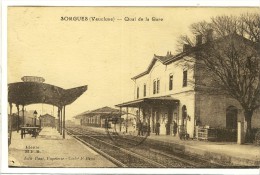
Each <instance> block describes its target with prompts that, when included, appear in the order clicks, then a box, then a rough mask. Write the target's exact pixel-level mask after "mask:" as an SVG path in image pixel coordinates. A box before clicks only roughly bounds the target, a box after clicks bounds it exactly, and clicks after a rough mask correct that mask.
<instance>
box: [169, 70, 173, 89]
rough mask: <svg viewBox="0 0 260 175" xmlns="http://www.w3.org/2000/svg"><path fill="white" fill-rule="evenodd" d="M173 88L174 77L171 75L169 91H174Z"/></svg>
mask: <svg viewBox="0 0 260 175" xmlns="http://www.w3.org/2000/svg"><path fill="white" fill-rule="evenodd" d="M172 87H173V75H172V74H171V75H170V76H169V90H172Z"/></svg>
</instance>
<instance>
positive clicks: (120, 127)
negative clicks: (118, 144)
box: [119, 107, 122, 132]
mask: <svg viewBox="0 0 260 175" xmlns="http://www.w3.org/2000/svg"><path fill="white" fill-rule="evenodd" d="M121 117H122V107H120V124H119V125H120V126H119V131H120V132H121V129H122V118H121Z"/></svg>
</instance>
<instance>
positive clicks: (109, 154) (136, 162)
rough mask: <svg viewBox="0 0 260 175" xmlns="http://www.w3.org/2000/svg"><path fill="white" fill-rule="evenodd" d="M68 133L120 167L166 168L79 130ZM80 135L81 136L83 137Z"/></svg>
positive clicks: (69, 130)
mask: <svg viewBox="0 0 260 175" xmlns="http://www.w3.org/2000/svg"><path fill="white" fill-rule="evenodd" d="M67 132H68V134H70V135H72V136H73V137H74V138H76V139H77V140H79V141H81V142H82V143H84V144H86V145H87V146H89V147H90V148H92V149H93V150H95V151H96V152H98V153H99V154H101V155H102V156H104V157H106V158H107V159H109V160H110V161H112V162H113V163H114V164H116V165H117V166H118V167H135V168H142V167H146V168H149V167H150V168H151V167H156V168H163V167H165V166H164V165H162V164H160V163H157V162H155V161H153V160H150V159H147V158H146V157H144V156H142V155H139V154H136V153H134V152H132V151H129V150H126V149H124V148H121V147H119V146H116V145H113V144H111V143H109V142H106V141H103V140H101V139H97V138H95V137H93V136H90V135H87V134H86V133H82V132H81V131H79V130H78V129H71V128H70V129H67ZM90 133H91V132H90ZM79 135H81V137H80V136H79ZM100 136H102V135H99V136H98V137H100ZM103 136H105V135H103ZM131 160H132V161H131Z"/></svg>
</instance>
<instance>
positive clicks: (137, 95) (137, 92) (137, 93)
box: [136, 87, 139, 99]
mask: <svg viewBox="0 0 260 175" xmlns="http://www.w3.org/2000/svg"><path fill="white" fill-rule="evenodd" d="M136 97H137V99H138V98H139V87H137V90H136Z"/></svg>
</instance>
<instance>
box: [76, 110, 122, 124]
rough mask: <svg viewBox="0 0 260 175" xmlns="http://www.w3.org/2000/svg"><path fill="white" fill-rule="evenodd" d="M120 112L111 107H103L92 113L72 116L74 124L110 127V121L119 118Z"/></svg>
mask: <svg viewBox="0 0 260 175" xmlns="http://www.w3.org/2000/svg"><path fill="white" fill-rule="evenodd" d="M120 116H121V113H120V110H118V109H114V108H111V107H108V106H106V107H103V108H99V109H95V110H92V111H86V112H83V113H81V114H78V115H76V116H74V118H75V121H76V122H75V123H76V124H80V125H84V126H93V127H102V128H104V127H111V125H112V120H113V119H117V118H120Z"/></svg>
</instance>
